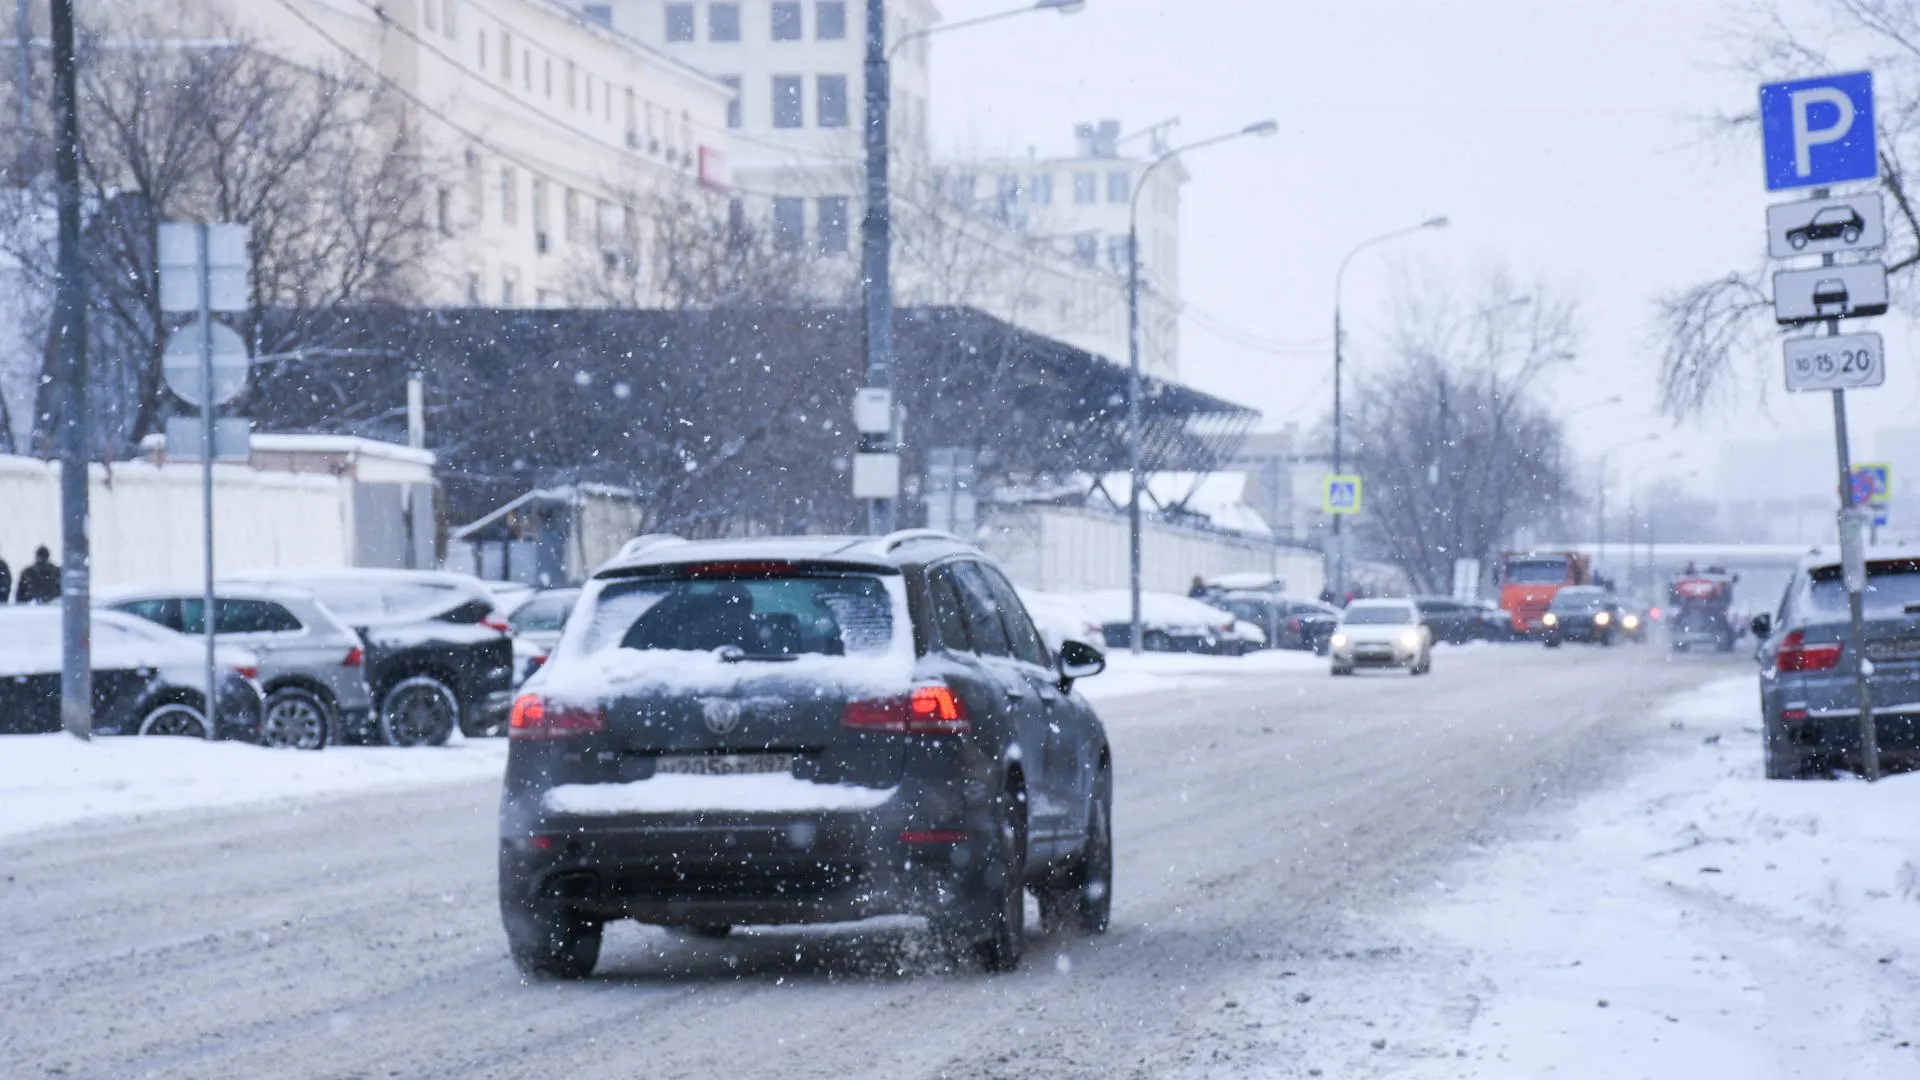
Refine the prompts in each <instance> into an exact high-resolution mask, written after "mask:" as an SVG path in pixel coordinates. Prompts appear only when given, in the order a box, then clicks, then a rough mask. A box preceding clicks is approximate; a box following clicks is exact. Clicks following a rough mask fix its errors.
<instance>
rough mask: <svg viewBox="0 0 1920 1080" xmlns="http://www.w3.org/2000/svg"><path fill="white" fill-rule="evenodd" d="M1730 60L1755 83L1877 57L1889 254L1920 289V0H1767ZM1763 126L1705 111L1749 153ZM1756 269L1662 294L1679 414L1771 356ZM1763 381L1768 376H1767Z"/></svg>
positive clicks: (1741, 31)
mask: <svg viewBox="0 0 1920 1080" xmlns="http://www.w3.org/2000/svg"><path fill="white" fill-rule="evenodd" d="M1725 40H1726V45H1727V50H1728V54H1729V58H1730V61H1731V66H1732V68H1733V69H1734V70H1735V71H1737V72H1739V73H1741V74H1742V75H1744V76H1746V77H1747V78H1748V79H1749V80H1750V81H1752V82H1756V83H1759V82H1771V81H1776V80H1780V79H1785V78H1791V77H1797V76H1802V75H1805V74H1806V73H1807V72H1809V71H1831V70H1845V69H1847V68H1855V67H1871V68H1872V69H1873V70H1874V73H1875V76H1876V78H1875V97H1876V99H1877V101H1878V108H1877V109H1876V119H1877V121H1878V123H1879V132H1878V135H1879V139H1878V141H1879V146H1880V175H1879V176H1878V178H1877V179H1876V180H1875V181H1874V182H1873V186H1874V187H1875V188H1877V189H1879V190H1880V191H1882V192H1884V193H1885V194H1886V195H1887V197H1888V200H1889V202H1890V203H1891V204H1892V207H1893V210H1894V214H1893V217H1892V220H1890V221H1889V223H1888V225H1889V241H1890V243H1891V246H1892V247H1893V248H1894V249H1895V251H1896V254H1895V256H1894V257H1893V258H1892V259H1891V260H1890V261H1889V263H1888V267H1887V268H1888V271H1889V272H1890V274H1891V276H1892V280H1893V282H1894V285H1895V288H1896V289H1897V290H1899V292H1900V293H1901V294H1902V299H1903V301H1904V302H1905V303H1906V304H1908V305H1912V304H1913V303H1914V302H1915V300H1916V298H1917V295H1920V294H1916V292H1915V290H1914V287H1913V284H1912V282H1913V280H1914V275H1913V273H1912V271H1913V270H1914V268H1915V267H1916V266H1920V213H1917V212H1916V198H1920V192H1916V191H1915V189H1914V186H1913V183H1912V181H1911V179H1910V176H1909V173H1910V166H1909V163H1910V162H1912V161H1914V160H1915V159H1916V157H1920V7H1917V6H1916V5H1914V4H1913V3H1912V2H1911V0H1810V2H1808V3H1805V4H1795V5H1794V6H1793V7H1792V8H1791V9H1790V8H1788V7H1786V6H1783V5H1782V4H1781V3H1780V0H1759V2H1757V3H1755V4H1754V5H1753V6H1752V7H1751V8H1749V9H1747V10H1746V11H1745V12H1744V13H1743V14H1742V15H1741V16H1740V17H1739V19H1738V21H1737V22H1735V23H1734V24H1733V25H1732V26H1731V27H1730V28H1729V29H1728V30H1727V31H1726V34H1725ZM1758 130H1759V117H1758V115H1757V113H1755V112H1741V113H1735V114H1730V115H1721V116H1715V117H1711V118H1709V119H1708V121H1707V124H1706V131H1707V135H1708V137H1709V138H1710V139H1712V140H1715V141H1725V142H1727V143H1729V144H1730V145H1734V146H1737V147H1738V148H1739V149H1740V151H1741V152H1744V153H1751V152H1752V142H1753V140H1754V138H1755V136H1756V135H1757V133H1758ZM1763 282H1764V275H1763V273H1762V272H1761V271H1760V270H1759V269H1758V268H1754V269H1750V270H1746V271H1736V272H1733V273H1730V274H1728V275H1725V276H1723V277H1720V278H1716V279H1714V280H1712V281H1707V282H1702V283H1700V284H1697V285H1693V286H1689V287H1687V288H1684V289H1679V290H1676V291H1674V292H1672V293H1669V294H1667V295H1664V296H1661V297H1659V298H1657V300H1656V301H1655V320H1654V325H1653V334H1654V341H1653V344H1654V346H1655V347H1656V348H1657V349H1658V350H1659V352H1660V358H1661V373H1660V381H1661V403H1662V407H1663V409H1664V410H1665V412H1666V413H1667V414H1668V415H1669V416H1671V417H1673V418H1674V419H1682V418H1685V417H1688V416H1691V415H1695V414H1698V413H1700V412H1702V411H1704V410H1706V409H1708V408H1711V407H1712V406H1713V405H1714V404H1715V403H1716V402H1720V401H1724V400H1727V399H1728V398H1729V397H1730V396H1731V390H1732V386H1731V385H1730V384H1731V383H1732V380H1733V379H1734V378H1735V377H1736V376H1737V375H1738V374H1739V372H1740V370H1741V369H1742V368H1743V367H1744V366H1746V365H1748V364H1762V363H1770V362H1772V361H1773V360H1774V359H1775V358H1774V357H1772V356H1763V355H1762V350H1761V347H1762V346H1763V345H1766V344H1768V343H1770V342H1772V341H1773V340H1774V335H1773V334H1772V333H1770V330H1771V329H1772V322H1771V320H1770V319H1769V318H1768V316H1767V309H1768V308H1769V307H1770V306H1771V304H1772V298H1771V297H1770V296H1769V295H1768V294H1767V292H1766V290H1765V288H1764V286H1763ZM1763 385H1764V384H1763Z"/></svg>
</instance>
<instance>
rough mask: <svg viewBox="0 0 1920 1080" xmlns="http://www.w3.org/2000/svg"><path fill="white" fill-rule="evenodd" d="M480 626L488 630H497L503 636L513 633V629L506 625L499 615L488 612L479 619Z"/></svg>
mask: <svg viewBox="0 0 1920 1080" xmlns="http://www.w3.org/2000/svg"><path fill="white" fill-rule="evenodd" d="M480 625H481V626H484V627H486V628H487V629H489V630H498V631H500V632H501V633H503V634H508V633H512V632H513V627H511V626H508V625H507V620H505V619H503V618H501V617H500V616H499V615H497V614H494V613H493V612H488V613H487V614H486V615H484V616H482V617H481V619H480Z"/></svg>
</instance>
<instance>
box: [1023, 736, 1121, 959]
mask: <svg viewBox="0 0 1920 1080" xmlns="http://www.w3.org/2000/svg"><path fill="white" fill-rule="evenodd" d="M1112 914H1113V777H1112V774H1111V773H1109V772H1108V771H1107V770H1106V769H1105V768H1102V769H1101V770H1100V775H1099V777H1098V778H1097V779H1095V780H1094V784H1093V799H1092V801H1091V803H1090V805H1089V806H1088V807H1087V836H1086V839H1085V840H1084V841H1083V842H1082V843H1081V847H1080V855H1079V856H1078V857H1077V858H1076V859H1074V862H1073V867H1072V869H1071V870H1070V871H1069V872H1068V873H1067V874H1066V875H1064V877H1063V879H1062V880H1061V882H1060V883H1059V884H1058V885H1057V886H1055V887H1052V888H1049V889H1047V890H1046V891H1044V892H1042V893H1041V894H1040V929H1041V930H1042V931H1043V932H1045V933H1049V934H1051V933H1055V932H1056V931H1059V930H1063V929H1065V928H1066V927H1067V925H1068V924H1069V923H1073V924H1075V925H1077V926H1079V928H1080V931H1081V932H1082V933H1086V934H1104V933H1106V932H1107V925H1108V923H1109V922H1110V921H1111V919H1112Z"/></svg>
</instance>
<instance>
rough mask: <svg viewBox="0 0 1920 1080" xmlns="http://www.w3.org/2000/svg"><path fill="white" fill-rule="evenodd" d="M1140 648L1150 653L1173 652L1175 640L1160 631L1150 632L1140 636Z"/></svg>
mask: <svg viewBox="0 0 1920 1080" xmlns="http://www.w3.org/2000/svg"><path fill="white" fill-rule="evenodd" d="M1140 647H1141V648H1143V649H1145V650H1147V651H1148V652H1172V651H1173V639H1172V638H1169V637H1168V636H1167V635H1166V634H1164V633H1162V632H1160V631H1158V630H1148V631H1147V632H1146V633H1144V634H1141V635H1140Z"/></svg>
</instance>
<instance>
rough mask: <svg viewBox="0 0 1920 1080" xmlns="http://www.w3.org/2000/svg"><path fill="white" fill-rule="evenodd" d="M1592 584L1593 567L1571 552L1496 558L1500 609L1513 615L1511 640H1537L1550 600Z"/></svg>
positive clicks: (1543, 625) (1514, 553)
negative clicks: (1517, 638) (1535, 638)
mask: <svg viewBox="0 0 1920 1080" xmlns="http://www.w3.org/2000/svg"><path fill="white" fill-rule="evenodd" d="M1591 584H1593V567H1592V564H1591V563H1589V562H1588V561H1587V557H1586V556H1585V555H1582V554H1580V553H1579V552H1575V551H1549V552H1537V551H1532V552H1513V551H1510V552H1507V553H1506V554H1504V555H1502V556H1501V557H1500V607H1501V608H1502V609H1504V610H1506V611H1509V612H1512V613H1513V633H1514V636H1515V637H1541V636H1544V635H1545V633H1546V623H1545V621H1544V617H1545V615H1546V614H1547V607H1548V606H1549V605H1550V604H1552V603H1553V596H1554V594H1555V593H1557V592H1559V591H1560V590H1561V589H1562V588H1565V587H1567V586H1579V585H1591Z"/></svg>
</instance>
